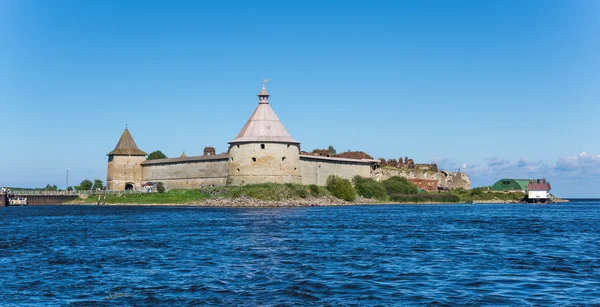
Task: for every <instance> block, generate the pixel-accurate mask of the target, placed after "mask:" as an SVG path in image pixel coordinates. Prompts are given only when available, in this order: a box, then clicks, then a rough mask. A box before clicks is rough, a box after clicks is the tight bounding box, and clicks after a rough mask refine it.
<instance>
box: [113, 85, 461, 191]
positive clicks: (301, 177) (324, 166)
mask: <svg viewBox="0 0 600 307" xmlns="http://www.w3.org/2000/svg"><path fill="white" fill-rule="evenodd" d="M269 96H270V95H269V94H268V93H267V90H266V89H265V86H264V85H263V87H262V89H261V91H260V93H259V94H258V106H257V107H256V109H255V110H254V113H252V115H251V116H250V118H249V119H248V121H247V122H246V124H245V125H244V127H243V128H242V130H241V131H240V133H239V134H238V136H237V137H236V138H235V139H233V140H232V141H230V142H229V149H228V151H227V152H226V153H222V154H216V152H215V149H214V148H212V147H207V148H205V150H204V155H202V156H189V157H188V156H186V155H185V152H184V153H183V154H182V155H181V157H179V158H169V159H158V160H146V152H144V151H142V150H140V149H139V148H138V147H137V145H136V143H135V141H134V140H133V137H132V136H131V134H130V132H129V130H128V129H127V128H125V131H124V132H123V135H121V138H120V139H119V142H118V143H117V146H116V147H115V149H114V150H113V151H111V152H109V153H108V155H107V156H108V171H107V178H106V185H107V189H108V190H141V189H142V186H143V185H144V184H146V183H150V182H162V183H163V184H164V186H165V188H166V189H192V188H200V187H202V186H211V185H214V186H225V185H247V184H255V183H265V182H274V183H298V184H305V185H308V184H316V185H325V181H326V180H327V177H328V176H330V175H336V176H340V177H342V178H347V179H352V177H354V176H355V175H360V176H363V177H370V178H374V179H375V180H378V181H380V180H384V179H386V178H389V177H391V176H401V177H406V178H408V179H409V180H424V181H432V182H430V184H431V183H433V184H435V183H437V186H438V187H443V188H465V189H468V188H469V186H470V181H469V178H468V176H467V175H466V174H464V173H461V172H446V171H438V169H437V166H435V164H433V165H422V164H414V162H413V161H412V160H408V158H405V160H406V161H405V162H402V161H401V163H400V164H399V163H398V162H395V160H388V161H385V160H384V159H379V160H376V159H373V158H372V157H370V156H368V155H366V154H364V153H362V154H359V155H352V154H350V153H343V154H341V155H334V156H331V155H329V154H324V153H323V151H319V150H315V151H314V152H312V153H307V152H303V151H301V150H300V142H298V141H296V140H295V139H293V138H292V137H291V135H290V134H289V133H288V131H287V130H286V129H285V127H284V126H283V124H282V123H281V121H280V120H279V118H278V117H277V115H276V114H275V112H274V111H273V109H272V108H271V105H270V104H269ZM415 166H417V167H416V168H415ZM433 181H435V182H433ZM418 182H419V183H420V181H418Z"/></svg>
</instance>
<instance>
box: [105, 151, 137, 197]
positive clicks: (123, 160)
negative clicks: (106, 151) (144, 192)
mask: <svg viewBox="0 0 600 307" xmlns="http://www.w3.org/2000/svg"><path fill="white" fill-rule="evenodd" d="M145 160H146V157H145V156H122V155H112V156H110V157H109V158H108V169H107V172H106V188H107V189H109V190H125V185H126V184H131V185H133V189H134V190H139V189H141V181H142V166H141V164H142V162H144V161H145Z"/></svg>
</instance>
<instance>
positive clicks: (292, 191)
mask: <svg viewBox="0 0 600 307" xmlns="http://www.w3.org/2000/svg"><path fill="white" fill-rule="evenodd" d="M330 195H331V193H329V191H327V189H325V188H324V187H319V186H312V185H310V186H308V185H301V184H291V183H286V184H276V183H263V184H253V185H247V186H241V187H231V186H228V187H216V188H205V189H181V190H179V189H175V190H169V191H167V192H165V193H135V194H107V195H106V203H107V204H185V203H192V202H200V201H203V200H206V199H209V198H236V197H243V196H246V197H251V198H255V199H260V200H269V201H278V200H294V199H302V198H308V197H322V196H330ZM97 201H98V195H89V197H88V198H87V199H85V200H84V199H78V200H75V201H73V203H77V204H95V203H96V202H97ZM102 201H104V196H102Z"/></svg>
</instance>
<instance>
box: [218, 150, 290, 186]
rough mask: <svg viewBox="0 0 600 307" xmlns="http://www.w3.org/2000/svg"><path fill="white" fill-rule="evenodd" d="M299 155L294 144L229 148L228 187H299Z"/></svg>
mask: <svg viewBox="0 0 600 307" xmlns="http://www.w3.org/2000/svg"><path fill="white" fill-rule="evenodd" d="M299 154H300V149H299V148H298V145H297V144H286V143H268V142H265V143H240V144H232V145H231V147H230V149H229V178H228V180H227V184H228V185H247V184H256V183H264V182H273V183H301V182H302V180H301V178H300V176H301V174H300V160H299Z"/></svg>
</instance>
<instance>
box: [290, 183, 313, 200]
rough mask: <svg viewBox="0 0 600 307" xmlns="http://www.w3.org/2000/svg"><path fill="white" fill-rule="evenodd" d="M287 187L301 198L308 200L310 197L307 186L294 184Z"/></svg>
mask: <svg viewBox="0 0 600 307" xmlns="http://www.w3.org/2000/svg"><path fill="white" fill-rule="evenodd" d="M285 185H286V186H287V187H288V188H289V189H290V190H291V191H292V192H293V194H296V195H297V196H298V197H300V198H307V197H308V195H309V193H308V190H307V189H306V186H303V185H300V184H293V183H286V184H285Z"/></svg>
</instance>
